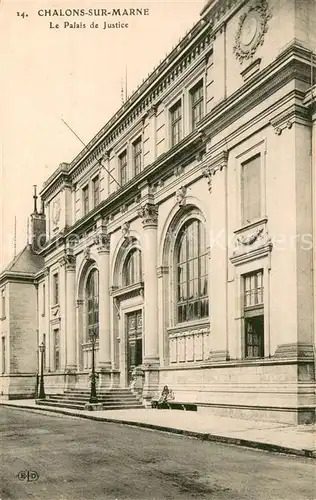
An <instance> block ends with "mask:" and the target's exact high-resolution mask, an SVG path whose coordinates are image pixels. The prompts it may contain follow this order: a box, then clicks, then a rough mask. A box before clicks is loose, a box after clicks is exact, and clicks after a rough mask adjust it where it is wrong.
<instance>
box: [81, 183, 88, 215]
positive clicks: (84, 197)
mask: <svg viewBox="0 0 316 500" xmlns="http://www.w3.org/2000/svg"><path fill="white" fill-rule="evenodd" d="M82 205H83V215H87V213H88V212H89V186H85V187H84V188H83V190H82Z"/></svg>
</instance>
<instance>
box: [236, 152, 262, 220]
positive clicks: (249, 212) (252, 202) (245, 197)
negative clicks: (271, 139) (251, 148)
mask: <svg viewBox="0 0 316 500" xmlns="http://www.w3.org/2000/svg"><path fill="white" fill-rule="evenodd" d="M241 213H242V224H248V223H250V222H253V221H254V220H256V219H259V218H260V217H261V156H260V154H259V155H257V156H254V157H253V158H251V159H250V160H247V161H245V162H244V163H242V165H241Z"/></svg>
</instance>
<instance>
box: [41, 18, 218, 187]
mask: <svg viewBox="0 0 316 500" xmlns="http://www.w3.org/2000/svg"><path fill="white" fill-rule="evenodd" d="M210 48H211V36H210V33H209V26H206V25H205V23H201V21H199V22H198V23H197V24H196V25H195V26H194V27H193V28H192V30H191V31H190V32H189V33H188V34H187V35H186V36H185V37H184V39H182V40H181V41H180V42H179V44H178V45H177V50H174V51H172V52H171V54H169V56H168V57H167V58H166V59H165V60H164V61H163V62H162V63H161V64H160V65H159V66H158V68H156V70H155V71H154V72H153V73H152V74H151V75H150V76H149V77H148V78H147V80H146V81H145V82H144V83H143V84H142V85H141V86H140V87H139V88H138V89H137V91H136V92H134V94H133V95H132V96H131V98H130V99H129V100H128V101H127V102H126V103H125V104H124V105H123V106H122V108H121V109H120V110H119V111H118V112H117V113H116V114H115V115H114V116H113V117H112V118H111V119H110V121H109V122H108V123H107V124H106V125H105V126H104V127H103V128H102V129H101V130H100V131H99V132H98V133H97V134H96V136H95V137H94V138H93V139H92V140H91V141H90V142H89V144H88V145H87V146H86V147H85V148H84V149H83V150H82V151H81V152H80V153H79V155H77V156H76V157H75V158H74V160H73V161H72V162H71V163H70V165H69V173H71V175H72V176H73V175H74V173H75V175H76V177H77V176H78V175H79V174H80V173H82V172H83V171H84V170H85V169H86V168H87V167H88V166H91V163H92V162H93V161H99V160H100V159H101V160H102V159H104V156H105V155H106V153H107V151H108V150H109V149H111V148H112V145H113V143H114V142H115V140H116V139H117V138H118V137H119V136H120V135H121V134H122V133H123V132H124V131H125V130H126V129H127V128H128V127H130V125H131V124H132V123H133V122H134V121H135V120H136V119H137V120H140V119H142V117H143V116H144V115H145V114H147V113H148V112H149V111H150V109H151V108H152V107H153V106H155V105H156V104H157V101H160V100H161V97H160V96H161V95H162V94H163V93H164V92H165V89H166V88H167V87H169V86H170V85H172V84H173V83H174V82H175V81H176V80H177V79H178V77H180V76H181V75H182V74H183V73H184V71H185V70H186V69H187V68H188V67H190V66H192V64H194V63H195V62H196V61H197V59H199V58H200V56H202V55H203V57H204V56H205V54H206V52H207V51H209V50H210ZM105 136H106V137H105ZM59 175H61V174H60V171H59V170H58V171H56V172H55V173H53V174H52V176H51V177H50V178H49V179H48V181H46V183H44V188H43V190H42V191H41V193H40V194H41V195H42V196H43V195H44V194H45V196H46V193H47V190H48V188H49V187H50V188H52V191H54V190H55V189H56V186H55V183H54V185H53V186H49V183H50V182H52V181H53V180H54V178H56V177H57V178H58V176H59ZM55 182H57V179H56V181H55Z"/></svg>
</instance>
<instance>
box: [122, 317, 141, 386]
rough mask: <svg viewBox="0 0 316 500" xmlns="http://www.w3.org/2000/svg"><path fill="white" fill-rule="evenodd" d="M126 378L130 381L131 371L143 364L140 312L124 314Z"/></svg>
mask: <svg viewBox="0 0 316 500" xmlns="http://www.w3.org/2000/svg"><path fill="white" fill-rule="evenodd" d="M126 338H127V378H128V384H129V383H130V382H131V381H132V371H133V369H134V368H135V366H139V365H141V364H142V362H143V317H142V310H141V309H139V310H137V311H133V312H130V313H127V314H126Z"/></svg>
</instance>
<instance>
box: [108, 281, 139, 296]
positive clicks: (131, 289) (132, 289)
mask: <svg viewBox="0 0 316 500" xmlns="http://www.w3.org/2000/svg"><path fill="white" fill-rule="evenodd" d="M141 290H144V282H143V281H139V282H138V283H133V284H132V285H128V286H124V287H120V288H116V289H115V290H113V289H112V297H118V296H124V295H127V294H129V293H131V292H135V291H139V292H140V291H141Z"/></svg>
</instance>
